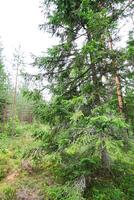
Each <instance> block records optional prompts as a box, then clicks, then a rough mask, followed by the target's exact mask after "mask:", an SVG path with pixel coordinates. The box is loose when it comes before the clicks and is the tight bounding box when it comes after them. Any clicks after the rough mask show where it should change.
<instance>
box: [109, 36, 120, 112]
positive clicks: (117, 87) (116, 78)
mask: <svg viewBox="0 0 134 200" xmlns="http://www.w3.org/2000/svg"><path fill="white" fill-rule="evenodd" d="M110 49H111V50H112V49H113V41H112V38H111V37H110ZM112 64H113V67H114V70H115V84H116V94H117V100H118V109H119V112H120V113H121V114H122V115H123V96H122V91H121V80H120V75H119V72H118V69H117V66H116V64H115V61H114V60H113V61H112Z"/></svg>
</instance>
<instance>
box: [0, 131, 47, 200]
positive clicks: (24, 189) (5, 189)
mask: <svg viewBox="0 0 134 200" xmlns="http://www.w3.org/2000/svg"><path fill="white" fill-rule="evenodd" d="M23 130H24V132H23V133H21V134H20V135H17V136H9V135H6V134H2V135H1V136H0V200H14V199H20V200H21V199H22V200H40V199H45V197H44V191H43V190H44V183H45V182H47V181H48V182H49V180H48V178H47V174H46V173H45V172H44V170H41V169H40V168H39V167H38V164H35V163H33V162H32V159H29V158H28V159H26V158H25V156H24V155H25V154H26V153H27V152H29V150H30V149H33V148H36V147H37V145H38V143H37V142H36V141H34V140H33V138H32V137H31V132H30V131H29V130H28V129H27V128H26V129H25V128H23Z"/></svg>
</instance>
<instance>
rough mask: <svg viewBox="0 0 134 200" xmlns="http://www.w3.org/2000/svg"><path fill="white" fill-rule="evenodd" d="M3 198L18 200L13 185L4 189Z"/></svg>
mask: <svg viewBox="0 0 134 200" xmlns="http://www.w3.org/2000/svg"><path fill="white" fill-rule="evenodd" d="M2 199H3V200H11V199H12V200H16V191H15V189H13V188H12V187H6V188H4V190H3V197H2Z"/></svg>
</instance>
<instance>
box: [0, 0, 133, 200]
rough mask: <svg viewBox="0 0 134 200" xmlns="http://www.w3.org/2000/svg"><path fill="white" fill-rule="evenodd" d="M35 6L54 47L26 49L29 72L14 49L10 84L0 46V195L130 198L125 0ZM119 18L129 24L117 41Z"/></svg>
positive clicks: (128, 6) (129, 8) (68, 0)
mask: <svg viewBox="0 0 134 200" xmlns="http://www.w3.org/2000/svg"><path fill="white" fill-rule="evenodd" d="M41 8H42V12H43V14H44V23H43V24H40V25H39V27H40V29H41V30H42V31H47V32H49V33H50V34H51V35H52V36H53V37H57V38H58V44H57V45H53V46H52V47H51V48H49V49H48V50H47V52H46V53H44V54H42V55H41V56H38V57H36V56H34V61H33V63H32V69H33V72H34V70H35V69H36V73H29V72H27V73H26V72H24V71H23V70H22V69H21V66H22V65H25V64H24V63H23V58H22V56H21V54H20V52H19V51H16V52H15V54H14V64H13V66H14V67H15V76H14V79H15V84H14V85H12V81H11V80H10V77H9V76H8V75H7V73H6V67H5V66H4V62H3V56H2V45H1V51H0V132H1V133H0V199H1V200H17V199H20V200H21V199H22V200H41V199H42V200H133V199H134V71H133V69H134V31H133V29H134V20H133V17H134V16H133V14H134V2H133V1H132V0H112V1H105V0H103V1H102V0H97V1H96V0H44V1H43V2H42V7H41ZM124 23H131V24H132V27H131V28H130V30H129V34H128V37H127V42H126V43H125V45H123V46H124V47H122V43H124V39H123V38H122V37H120V32H121V26H120V25H121V24H124ZM18 79H21V80H23V81H22V84H21V87H19V86H18ZM46 94H47V95H46ZM48 94H49V95H48ZM48 97H49V98H48Z"/></svg>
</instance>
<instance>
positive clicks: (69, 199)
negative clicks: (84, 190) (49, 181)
mask: <svg viewBox="0 0 134 200" xmlns="http://www.w3.org/2000/svg"><path fill="white" fill-rule="evenodd" d="M46 192H47V195H48V198H51V200H84V198H83V197H82V195H81V194H80V192H79V191H78V190H77V188H75V187H73V186H72V187H71V186H70V185H65V186H58V185H57V186H53V187H52V188H47V189H46Z"/></svg>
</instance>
